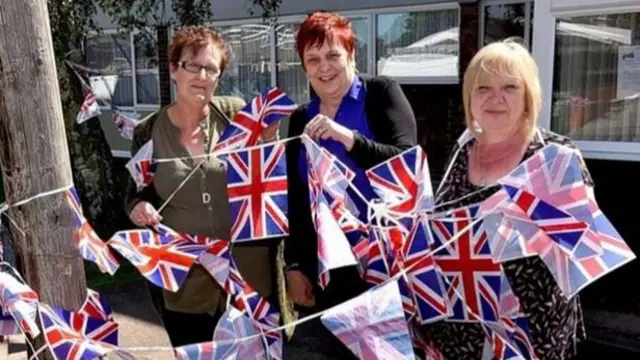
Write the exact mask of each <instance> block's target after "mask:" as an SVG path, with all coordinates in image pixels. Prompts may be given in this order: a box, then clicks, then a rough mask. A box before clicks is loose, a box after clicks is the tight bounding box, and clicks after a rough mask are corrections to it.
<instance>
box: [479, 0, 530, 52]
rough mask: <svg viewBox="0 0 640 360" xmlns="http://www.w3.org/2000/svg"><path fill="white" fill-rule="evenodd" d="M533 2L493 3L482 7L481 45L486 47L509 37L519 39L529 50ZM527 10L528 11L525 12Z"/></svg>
mask: <svg viewBox="0 0 640 360" xmlns="http://www.w3.org/2000/svg"><path fill="white" fill-rule="evenodd" d="M533 6H534V3H533V1H523V2H514V3H512V2H507V3H501V2H498V3H495V2H493V1H492V2H490V3H487V4H484V5H483V6H482V19H481V20H482V36H481V39H482V43H481V45H482V46H484V45H487V44H490V43H492V42H495V41H499V40H503V39H506V38H509V37H519V38H521V39H522V40H523V42H524V43H526V44H527V45H528V47H529V49H530V50H531V38H532V34H533ZM527 10H528V11H527Z"/></svg>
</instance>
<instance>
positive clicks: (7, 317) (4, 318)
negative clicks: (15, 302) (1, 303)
mask: <svg viewBox="0 0 640 360" xmlns="http://www.w3.org/2000/svg"><path fill="white" fill-rule="evenodd" d="M18 334H20V328H19V327H18V324H17V323H16V321H15V320H14V319H13V316H11V314H9V313H4V312H3V311H2V308H0V335H18ZM2 340H3V339H2V336H0V343H1V342H2Z"/></svg>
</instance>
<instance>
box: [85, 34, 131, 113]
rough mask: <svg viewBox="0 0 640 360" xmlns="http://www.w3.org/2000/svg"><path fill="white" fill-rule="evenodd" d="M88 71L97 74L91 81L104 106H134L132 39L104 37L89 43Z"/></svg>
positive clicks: (128, 37) (114, 36)
mask: <svg viewBox="0 0 640 360" xmlns="http://www.w3.org/2000/svg"><path fill="white" fill-rule="evenodd" d="M86 52H87V67H89V68H90V69H92V70H93V71H94V72H95V73H94V74H92V75H91V76H90V78H89V80H90V85H91V88H92V90H93V92H94V93H95V94H96V97H97V98H98V99H99V100H101V101H100V102H101V105H102V104H111V103H113V105H116V106H134V99H133V83H132V76H131V64H132V62H131V43H130V36H129V35H121V34H115V33H113V34H102V35H100V36H94V37H91V38H89V39H87V43H86Z"/></svg>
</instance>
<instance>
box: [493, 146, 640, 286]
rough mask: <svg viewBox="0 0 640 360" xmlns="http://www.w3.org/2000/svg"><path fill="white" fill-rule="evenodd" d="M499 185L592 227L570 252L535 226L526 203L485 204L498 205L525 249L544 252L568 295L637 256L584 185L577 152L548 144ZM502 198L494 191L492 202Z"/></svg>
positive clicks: (537, 253)
mask: <svg viewBox="0 0 640 360" xmlns="http://www.w3.org/2000/svg"><path fill="white" fill-rule="evenodd" d="M500 183H501V184H503V187H504V189H505V190H504V191H503V195H502V196H507V197H509V198H515V196H518V195H519V194H520V193H521V192H524V191H526V192H528V193H529V194H530V195H528V198H529V199H533V200H529V201H530V202H534V201H538V200H541V201H544V202H546V203H547V204H548V205H549V207H554V208H555V209H556V210H558V211H562V212H563V213H565V214H570V216H571V219H570V220H568V221H569V222H572V223H575V222H581V223H584V224H587V225H588V227H587V228H586V229H585V230H584V231H582V234H581V236H580V238H579V240H578V241H577V245H576V246H575V249H574V250H573V252H568V251H567V247H566V246H565V247H562V246H560V244H558V241H557V239H554V238H553V236H552V235H553V233H550V232H549V231H546V229H541V228H540V227H539V226H537V225H535V224H533V223H534V221H533V220H532V219H531V215H530V214H528V213H525V212H524V211H523V210H522V206H517V209H515V210H514V206H513V204H514V203H515V202H512V203H511V204H509V205H511V206H509V205H507V206H503V207H501V208H500V207H499V206H494V204H492V205H491V206H486V208H492V207H493V208H498V211H501V212H502V213H503V214H504V215H505V216H504V217H503V219H506V220H507V221H509V222H510V226H511V227H512V228H513V229H515V231H517V232H518V233H519V234H520V236H521V237H522V239H524V243H525V246H524V247H521V248H523V249H524V251H523V252H525V253H526V255H530V254H536V255H538V256H540V258H541V259H542V260H543V262H544V263H545V264H546V265H547V267H548V268H549V270H550V272H551V273H552V275H553V276H554V277H555V279H556V281H557V283H558V286H559V287H560V289H561V290H562V291H563V293H564V294H565V295H566V296H567V297H572V296H573V295H575V294H576V293H578V292H579V291H580V290H581V289H582V288H584V287H585V286H587V285H588V284H590V283H591V282H593V281H595V280H597V279H598V278H600V277H601V276H603V275H605V274H607V273H609V272H611V271H613V270H614V269H616V268H618V267H620V266H622V265H624V264H626V263H627V262H629V261H631V260H633V259H635V254H634V253H633V252H632V251H631V249H630V248H629V247H628V245H627V244H626V243H625V242H624V240H623V239H622V237H621V236H620V234H619V233H618V232H617V231H616V230H615V228H614V227H613V225H612V224H611V222H610V221H609V220H608V219H607V218H606V217H605V216H604V214H603V213H602V211H601V210H600V209H599V207H598V205H597V203H596V201H595V196H594V194H593V191H591V190H590V189H589V188H588V187H587V185H586V184H585V183H584V180H583V178H582V168H581V162H580V158H579V155H578V154H577V152H576V151H575V150H572V149H569V148H567V147H565V146H560V145H556V144H549V145H547V146H546V147H545V148H543V149H542V150H540V151H539V152H538V153H537V154H536V155H534V156H532V157H531V158H530V159H528V160H527V161H526V162H524V163H523V164H521V165H520V166H519V167H518V168H516V169H515V170H514V171H513V172H512V173H510V174H509V175H508V176H507V177H505V178H504V179H503V180H501V181H500ZM509 191H510V192H511V193H509ZM512 194H514V195H512ZM500 196H501V195H496V196H495V197H494V199H493V200H492V201H493V202H494V203H495V202H499V201H500V200H499V198H500ZM495 199H498V200H495ZM489 200H490V199H489ZM517 210H520V212H519V213H518V211H517ZM527 220H528V221H527Z"/></svg>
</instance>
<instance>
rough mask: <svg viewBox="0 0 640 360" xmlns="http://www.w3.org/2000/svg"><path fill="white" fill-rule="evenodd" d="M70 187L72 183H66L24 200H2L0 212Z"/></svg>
mask: <svg viewBox="0 0 640 360" xmlns="http://www.w3.org/2000/svg"><path fill="white" fill-rule="evenodd" d="M72 187H73V184H71V185H67V186H63V187H60V188H57V189H54V190H49V191H45V192H41V193H39V194H36V195H33V196H31V197H28V198H26V199H24V200H20V201H16V202H14V203H9V202H4V203H2V204H0V213H3V212H5V211H7V210H9V208H12V207H16V206H21V205H24V204H26V203H28V202H31V201H33V200H36V199H39V198H41V197H45V196H49V195H54V194H57V193H61V192H63V191H66V190H68V189H70V188H72Z"/></svg>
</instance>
